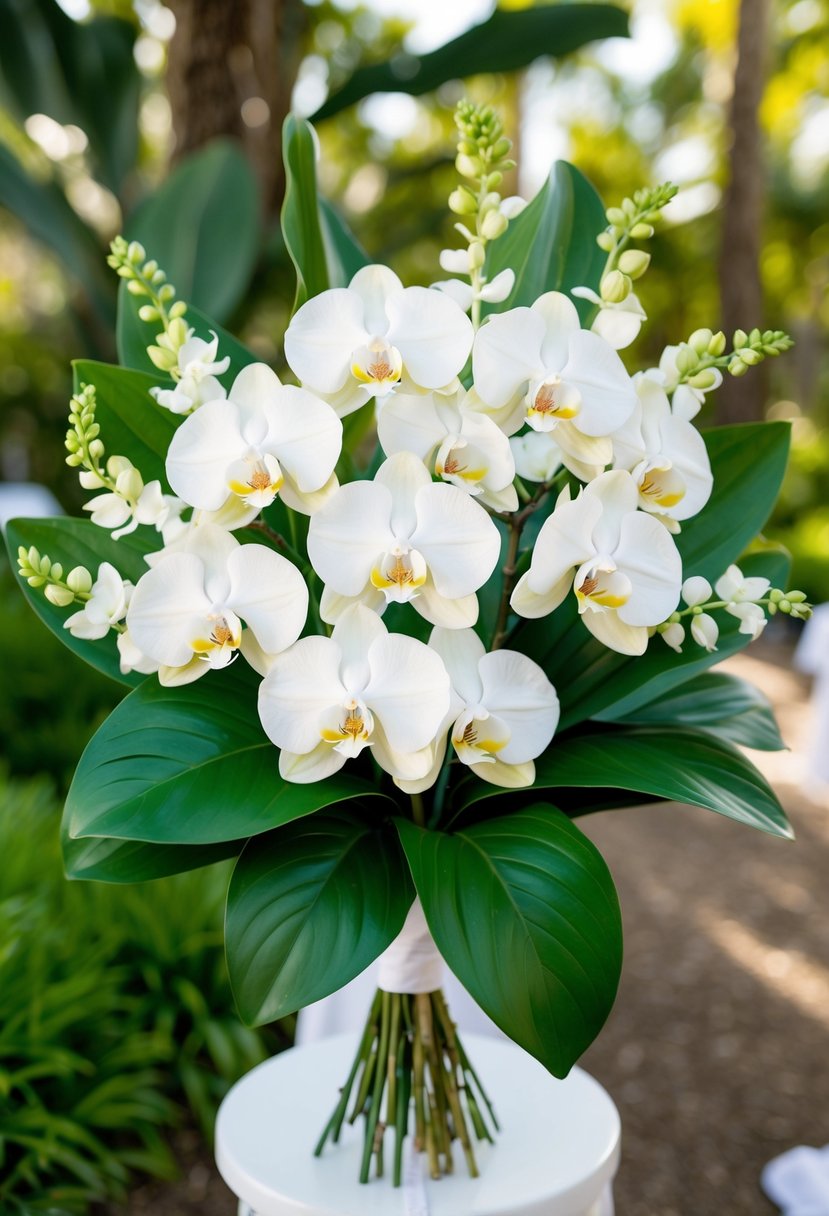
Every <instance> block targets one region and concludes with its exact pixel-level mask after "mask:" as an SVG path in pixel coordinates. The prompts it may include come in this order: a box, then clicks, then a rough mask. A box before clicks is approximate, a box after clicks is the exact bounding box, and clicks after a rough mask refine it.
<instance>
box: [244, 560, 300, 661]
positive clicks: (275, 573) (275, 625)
mask: <svg viewBox="0 0 829 1216" xmlns="http://www.w3.org/2000/svg"><path fill="white" fill-rule="evenodd" d="M227 571H228V574H229V576H230V592H229V594H228V596H227V600H226V603H227V606H228V607H229V608H232V609H233V610H234V612H236V613H238V615H239V616H240V617H241V618H242V619H243V620H244V621H245V622H246V623H247V625H248V627H249V628H250V629H251V630H252V631H253V633H254V634H255V636H256V640H257V641H258V642H259V644H260V646H261V647H262V649H263V650H265V651H266V652H267V653H268V654H279V652H280V651H282V650H286V649H287V647H288V646H291V645H292V644H293V643H294V642H295V641H296V640H297V638H298V637H299V635H300V633H301V632H302V627H303V625H304V624H305V617H306V615H307V613H308V588H307V587H306V585H305V580H304V579H303V577H302V575H301V574H300V572H299V571H298V570H297V568H296V566H294V565H292V564H291V562H289V561H288V560H287V558H284V557H282V556H280V554H278V553H274V551H273V550H272V549H268V548H267V547H266V546H265V545H255V544H254V545H241V546H240V547H239V548H238V549H236V551H235V552H233V553H231V555H230V557H229V558H228V562H227Z"/></svg>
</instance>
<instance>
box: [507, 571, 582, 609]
mask: <svg viewBox="0 0 829 1216" xmlns="http://www.w3.org/2000/svg"><path fill="white" fill-rule="evenodd" d="M530 574H531V571H530V570H528V571H527V573H526V574H524V575H522V576H521V578H520V579H519V580H518V582H517V583H516V584H515V587H514V588H513V592H512V595H511V596H510V601H509V602H510V607H511V608H512V610H513V612H516V613H517V614H518V615H519V616H523V617H527V618H528V619H530V620H535V619H537V618H538V617H542V616H548V615H549V613H551V612H554V611H555V609H556V608H558V606H559V604H561V603H563V601H564V600H565V599H566V597H567V593H568V591H569V590H570V588H571V587H572V585H573V569H572V568H571V567H568V569H567V570H566V571H565V572H564V573H563V574H562V575H560V576H559V577H558V578H557V579H555V580H553V581H550V582H549V583H548V582H547V581H544V582H543V583H542V582H541V580H540V579H539V580H538V582H539V584H540V585H541V586H542V588H543V589H542V590H540V591H536V590H534V589H533V587H532V586H531V584H530Z"/></svg>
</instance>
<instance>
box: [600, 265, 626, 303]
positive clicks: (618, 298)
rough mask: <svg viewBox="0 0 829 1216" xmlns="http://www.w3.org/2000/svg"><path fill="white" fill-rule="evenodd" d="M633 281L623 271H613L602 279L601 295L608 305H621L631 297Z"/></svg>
mask: <svg viewBox="0 0 829 1216" xmlns="http://www.w3.org/2000/svg"><path fill="white" fill-rule="evenodd" d="M630 289H631V281H630V279H629V278H628V276H627V275H626V274H623V273H622V271H621V270H611V271H610V273H609V274H606V275H605V276H604V278H603V279H602V282H601V286H600V288H599V293H600V295H601V297H602V299H603V300H605V301H606V302H607V303H608V304H621V302H622V300H626V299H627V297H628V296H629V295H630Z"/></svg>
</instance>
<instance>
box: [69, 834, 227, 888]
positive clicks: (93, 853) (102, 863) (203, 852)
mask: <svg viewBox="0 0 829 1216" xmlns="http://www.w3.org/2000/svg"><path fill="white" fill-rule="evenodd" d="M244 844H245V841H244V840H230V841H226V842H224V843H222V844H202V845H175V844H145V843H144V842H143V841H138V840H116V839H114V838H112V837H106V836H88V837H85V838H84V839H82V840H73V839H72V838H71V837H70V836H69V834H68V832H67V831H66V829H65V819H64V825H63V826H62V830H61V849H62V851H63V866H64V870H65V871H66V876H67V878H75V879H83V880H87V879H90V880H94V881H95V882H113V883H123V882H146V881H147V880H148V879H151V878H167V877H169V876H170V875H171V874H184V873H185V872H186V871H187V870H198V869H200V868H201V867H202V866H207V865H212V864H213V863H214V862H217V861H224V860H225V859H226V858H228V857H236V856H238V854H239V853H240V852H241V851H242V847H243V845H244Z"/></svg>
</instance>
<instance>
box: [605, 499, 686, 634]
mask: <svg viewBox="0 0 829 1216" xmlns="http://www.w3.org/2000/svg"><path fill="white" fill-rule="evenodd" d="M614 559H615V562H616V565H617V567H618V569H619V571H621V572H622V573H624V574H626V575H627V577H628V578H629V579H630V582H631V585H632V591H631V595H630V599H629V600H628V601H627V603H626V604H624V605H623V606H622V607H621V608H620V609H619V610H618V612H619V616H620V618H621V619H622V620H623V621H625V622H626V623H627V624H628V625H658V624H659V622H660V621H664V620H666V619H667V617H669V616H670V615H671V613H672V612H673V611H674V609H675V608H676V606H677V604H678V603H679V593H680V588H681V586H682V559H681V557H680V556H679V550H678V549H677V547H676V543H675V541H674V539H673V537H672V536H671V534H670V533H669V532H667V531H666V529H665V528H663V527H662V525H661V524H660V523H659V521H658V520H657V519H654V517H653V516H652V515H645V514H644V513H643V512H641V511H638V512H635V513H634V514H631V515H627V516H625V518H624V519H623V520H622V525H621V534H620V538H619V545H618V547H617V549H616V552H615V553H614Z"/></svg>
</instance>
